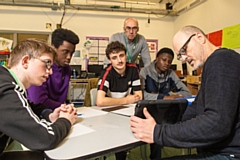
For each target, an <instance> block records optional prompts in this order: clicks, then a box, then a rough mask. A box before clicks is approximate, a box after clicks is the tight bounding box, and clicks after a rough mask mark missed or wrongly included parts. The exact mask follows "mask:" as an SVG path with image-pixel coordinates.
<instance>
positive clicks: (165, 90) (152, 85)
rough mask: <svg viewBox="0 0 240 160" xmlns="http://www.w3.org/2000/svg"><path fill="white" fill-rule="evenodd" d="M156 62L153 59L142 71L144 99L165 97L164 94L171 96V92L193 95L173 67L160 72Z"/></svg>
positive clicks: (184, 95) (185, 95)
mask: <svg viewBox="0 0 240 160" xmlns="http://www.w3.org/2000/svg"><path fill="white" fill-rule="evenodd" d="M155 64H156V62H155V61H153V62H152V63H151V64H150V65H149V66H147V67H144V68H142V69H141V71H140V76H141V81H142V87H143V94H144V99H146V100H156V99H163V97H164V96H169V95H170V94H171V92H173V93H175V94H181V95H182V96H183V97H189V96H191V93H190V92H189V90H188V88H187V87H186V85H185V84H183V82H182V81H181V80H180V79H179V78H178V76H177V75H176V73H175V72H174V71H173V70H172V69H169V70H168V71H167V72H166V73H164V74H158V73H157V71H156V69H155ZM155 93H157V94H155Z"/></svg>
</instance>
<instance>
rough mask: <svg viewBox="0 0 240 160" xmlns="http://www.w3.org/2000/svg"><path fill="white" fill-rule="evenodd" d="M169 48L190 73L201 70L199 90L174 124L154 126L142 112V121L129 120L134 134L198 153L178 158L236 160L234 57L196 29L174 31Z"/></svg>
mask: <svg viewBox="0 0 240 160" xmlns="http://www.w3.org/2000/svg"><path fill="white" fill-rule="evenodd" d="M173 48H174V50H175V51H176V52H177V53H178V54H177V58H178V59H179V60H182V61H186V62H188V63H189V64H190V65H191V66H192V67H193V68H194V70H196V69H198V68H199V67H203V70H202V71H203V72H202V81H201V88H200V90H199V92H198V94H197V97H196V98H195V101H194V102H193V103H192V105H191V106H189V107H187V109H186V111H185V113H184V115H183V118H182V121H181V122H179V123H177V124H174V125H172V124H171V125H167V124H164V125H161V124H156V122H155V120H154V119H153V117H152V116H151V115H150V114H149V112H148V111H147V110H146V108H145V109H144V115H145V116H146V119H141V118H138V117H135V116H132V117H131V118H130V124H131V130H132V131H133V132H134V136H135V137H136V138H138V139H140V140H142V141H144V142H147V143H157V144H159V145H161V146H169V147H178V148H179V147H181V148H197V153H198V154H197V155H189V156H185V157H181V158H179V159H194V160H196V159H198V160H200V159H201V160H203V159H208V160H213V159H218V160H224V159H229V160H236V159H239V158H240V149H239V148H240V141H239V139H240V134H239V133H240V127H239V126H240V74H239V73H240V63H239V62H240V55H239V53H237V52H235V51H233V50H230V49H226V48H218V47H216V46H215V45H213V44H212V43H211V42H210V41H209V40H208V39H207V37H206V35H205V34H204V32H203V31H202V30H200V29H199V28H197V27H195V26H185V27H183V28H182V29H181V30H180V31H178V32H177V33H176V35H175V36H174V38H173ZM172 159H176V157H173V158H172Z"/></svg>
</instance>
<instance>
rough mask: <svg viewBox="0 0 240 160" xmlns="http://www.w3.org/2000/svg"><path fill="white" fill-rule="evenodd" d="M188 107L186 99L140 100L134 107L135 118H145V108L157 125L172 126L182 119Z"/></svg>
mask: <svg viewBox="0 0 240 160" xmlns="http://www.w3.org/2000/svg"><path fill="white" fill-rule="evenodd" d="M187 106H188V101H187V100H186V99H181V100H162V99H159V100H141V101H138V102H137V104H136V107H135V113H134V115H135V116H138V117H140V118H145V116H144V114H143V108H144V107H146V108H147V110H148V112H149V113H150V114H151V115H152V117H153V118H154V119H155V121H156V122H157V123H158V124H174V123H176V122H178V121H180V120H181V119H182V115H183V113H184V112H185V110H186V108H187Z"/></svg>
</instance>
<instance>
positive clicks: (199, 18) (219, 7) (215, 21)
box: [174, 0, 240, 73]
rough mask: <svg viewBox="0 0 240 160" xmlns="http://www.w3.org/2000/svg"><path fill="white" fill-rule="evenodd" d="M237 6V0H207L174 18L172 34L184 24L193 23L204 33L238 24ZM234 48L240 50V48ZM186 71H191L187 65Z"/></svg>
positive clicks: (239, 20)
mask: <svg viewBox="0 0 240 160" xmlns="http://www.w3.org/2000/svg"><path fill="white" fill-rule="evenodd" d="M239 6H240V1H239V0H207V1H206V2H204V3H202V4H201V5H199V6H197V7H195V8H193V9H191V10H189V11H187V12H185V13H183V14H181V15H180V16H178V17H177V18H176V19H175V20H174V34H175V33H176V32H177V31H178V30H179V29H180V28H181V27H183V26H185V25H195V26H198V27H200V28H201V29H202V30H203V31H204V32H205V33H210V32H214V31H217V30H221V29H223V28H225V27H228V26H232V25H236V24H239V23H240V16H239V15H240V8H239ZM236 50H237V51H238V52H239V51H240V49H236ZM239 53H240V52H239ZM188 71H189V73H192V69H191V66H189V65H188Z"/></svg>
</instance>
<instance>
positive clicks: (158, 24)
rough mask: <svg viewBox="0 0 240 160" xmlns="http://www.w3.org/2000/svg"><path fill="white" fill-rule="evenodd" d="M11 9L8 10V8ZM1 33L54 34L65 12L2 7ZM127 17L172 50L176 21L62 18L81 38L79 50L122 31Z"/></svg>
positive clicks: (93, 15) (100, 15)
mask: <svg viewBox="0 0 240 160" xmlns="http://www.w3.org/2000/svg"><path fill="white" fill-rule="evenodd" d="M6 8H8V9H6ZM0 10H1V12H0V19H1V23H0V30H3V29H4V30H24V31H52V30H54V29H56V24H57V23H60V21H61V18H62V12H63V11H52V10H51V9H47V8H26V7H2V6H0ZM127 17H135V18H136V19H138V21H139V26H140V31H139V33H140V34H142V35H144V36H145V38H147V39H158V40H159V44H158V45H159V46H160V47H162V46H168V47H171V41H172V36H173V18H172V17H166V18H164V19H162V20H160V19H159V18H157V17H156V16H153V15H150V19H151V21H150V24H148V23H147V22H148V21H147V20H148V14H132V13H116V12H99V11H81V10H79V11H77V10H67V11H66V15H65V17H64V19H63V26H62V27H63V28H67V29H70V30H72V31H74V32H75V33H76V34H78V36H79V37H80V40H81V42H80V44H79V45H77V49H82V48H83V43H84V41H85V40H86V36H107V37H110V36H111V35H112V34H113V33H115V32H122V31H123V22H124V20H125V19H126V18H127ZM46 23H52V30H49V29H46Z"/></svg>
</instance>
